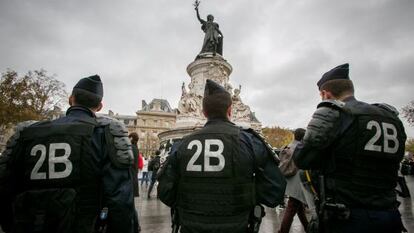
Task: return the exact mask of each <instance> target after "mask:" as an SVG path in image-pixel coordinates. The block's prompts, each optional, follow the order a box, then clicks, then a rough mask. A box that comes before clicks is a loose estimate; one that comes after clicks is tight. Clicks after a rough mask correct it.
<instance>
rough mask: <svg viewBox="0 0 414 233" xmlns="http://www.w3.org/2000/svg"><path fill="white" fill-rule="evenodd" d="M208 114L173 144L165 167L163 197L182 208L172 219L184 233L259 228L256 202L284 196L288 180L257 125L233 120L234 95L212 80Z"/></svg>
mask: <svg viewBox="0 0 414 233" xmlns="http://www.w3.org/2000/svg"><path fill="white" fill-rule="evenodd" d="M203 113H204V115H205V116H206V117H207V123H206V124H205V126H204V127H203V128H202V129H200V130H197V131H196V132H194V133H192V134H191V135H189V136H186V137H184V138H183V140H182V141H181V142H179V143H178V144H177V143H176V144H174V146H173V148H172V150H171V152H170V155H169V156H168V158H167V160H166V162H165V164H164V165H163V166H162V168H161V171H160V172H159V176H158V181H159V185H158V192H159V195H160V199H161V201H162V202H164V203H165V204H166V205H168V206H170V207H172V208H173V209H174V210H175V213H178V218H177V219H175V218H173V223H174V219H175V222H176V223H177V222H178V224H179V225H181V231H180V232H182V233H191V232H215V233H218V232H227V233H228V232H232V233H241V232H243V233H245V232H248V230H249V229H248V228H250V230H249V232H257V231H258V227H257V224H256V225H255V223H254V220H253V219H252V218H254V216H256V218H257V220H258V221H260V220H261V217H262V215H261V212H260V210H262V209H259V211H257V212H259V216H257V215H254V214H253V213H252V210H253V209H254V208H255V205H258V204H264V205H266V206H269V207H275V206H276V205H278V204H279V203H281V202H282V201H283V195H284V191H285V186H286V181H285V180H284V177H283V175H282V174H281V173H280V170H279V168H278V163H277V161H276V160H275V157H273V156H274V154H273V153H272V150H271V148H269V147H268V145H266V144H265V143H264V141H262V139H261V138H260V137H258V136H257V134H256V133H254V131H253V130H243V129H241V128H239V127H237V126H235V125H234V124H233V123H231V122H230V121H229V117H230V114H231V97H230V94H229V93H228V92H227V91H226V90H225V89H224V88H223V87H222V86H220V85H219V84H217V83H215V82H213V81H211V80H209V79H207V81H206V86H205V92H204V98H203ZM256 209H257V208H256ZM250 215H254V216H252V218H249V216H250ZM174 216H176V215H174ZM253 228H255V229H253ZM176 232H178V231H176Z"/></svg>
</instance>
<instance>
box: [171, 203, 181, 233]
mask: <svg viewBox="0 0 414 233" xmlns="http://www.w3.org/2000/svg"><path fill="white" fill-rule="evenodd" d="M171 223H172V225H171V228H172V231H171V232H172V233H178V231H179V230H180V222H179V220H178V211H177V210H176V209H174V208H171Z"/></svg>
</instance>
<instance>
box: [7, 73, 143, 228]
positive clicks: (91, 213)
mask: <svg viewBox="0 0 414 233" xmlns="http://www.w3.org/2000/svg"><path fill="white" fill-rule="evenodd" d="M102 97H103V87H102V82H101V79H100V77H99V76H98V75H94V76H91V77H87V78H83V79H81V80H80V81H79V82H78V83H77V84H76V85H75V87H74V88H73V91H72V94H71V96H70V98H69V104H70V106H71V107H70V108H69V109H68V110H67V112H66V116H64V117H61V118H59V119H56V120H53V121H42V122H37V123H33V122H24V123H22V124H19V125H18V127H17V130H16V133H15V134H14V135H13V136H12V138H11V139H10V140H9V141H8V144H7V150H6V151H5V152H4V153H5V157H3V158H2V162H1V163H0V171H2V172H0V176H2V177H0V190H2V191H3V190H7V193H2V195H3V196H2V198H4V199H2V200H1V201H3V203H1V204H2V205H1V206H2V207H1V208H0V212H2V215H6V216H10V219H8V221H3V222H1V224H2V227H3V229H4V230H5V231H6V232H18V233H20V232H25V233H27V232H29V233H30V232H39V233H40V232H42V233H43V232H59V233H61V232H68V233H69V232H82V233H83V232H85V233H86V232H88V233H89V232H104V231H105V230H106V232H125V233H133V232H134V231H136V230H137V229H135V228H134V224H136V222H137V221H136V217H137V216H136V214H135V208H134V197H133V190H132V189H133V185H132V180H133V179H132V176H131V170H130V167H131V164H132V162H133V156H132V152H131V144H130V142H129V140H128V136H127V130H126V129H125V126H124V125H123V124H122V123H121V122H119V121H116V120H112V119H109V118H98V117H96V115H95V113H96V112H98V111H99V110H100V109H101V108H102V102H101V101H102ZM11 209H13V210H14V211H13V212H12V211H11Z"/></svg>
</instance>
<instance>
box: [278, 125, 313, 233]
mask: <svg viewBox="0 0 414 233" xmlns="http://www.w3.org/2000/svg"><path fill="white" fill-rule="evenodd" d="M304 135H305V129H302V128H298V129H296V130H295V132H294V140H293V141H292V142H291V143H290V144H289V145H288V146H286V147H285V148H284V149H283V151H282V152H281V155H284V154H286V158H285V161H284V160H282V156H280V165H279V167H280V166H281V165H282V164H285V163H286V164H289V163H290V166H291V167H293V168H292V170H293V171H291V174H289V176H288V177H286V174H285V177H286V182H287V185H286V193H285V195H287V196H289V199H288V202H287V207H286V209H285V213H284V215H283V220H282V223H281V224H280V229H279V231H278V232H279V233H289V230H290V227H291V225H292V222H293V217H294V216H295V215H296V214H297V215H298V217H299V220H300V222H301V223H302V225H303V228H304V229H305V230H306V229H307V227H308V219H307V218H306V212H305V203H306V199H305V196H304V194H303V190H302V185H301V180H300V172H299V171H298V169H297V167H296V165H295V164H294V162H293V158H292V156H293V151H295V148H296V145H297V144H298V143H299V142H300V141H302V139H303V136H304ZM281 170H282V168H281ZM282 173H284V172H283V170H282Z"/></svg>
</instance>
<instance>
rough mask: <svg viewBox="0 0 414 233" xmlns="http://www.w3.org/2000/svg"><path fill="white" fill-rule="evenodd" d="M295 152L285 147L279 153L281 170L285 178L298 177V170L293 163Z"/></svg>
mask: <svg viewBox="0 0 414 233" xmlns="http://www.w3.org/2000/svg"><path fill="white" fill-rule="evenodd" d="M292 157H293V150H292V149H291V148H290V147H289V146H285V148H283V150H282V151H281V152H280V153H279V159H280V164H279V169H280V171H281V172H282V174H283V175H284V176H285V177H291V176H294V175H296V172H297V171H298V168H297V167H296V165H295V162H294V161H293V158H292Z"/></svg>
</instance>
